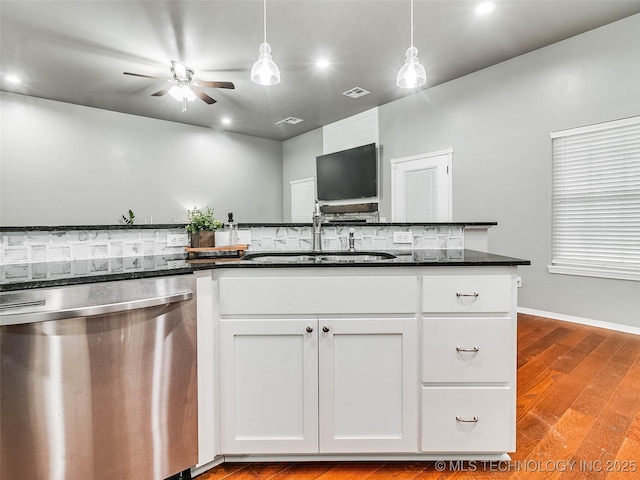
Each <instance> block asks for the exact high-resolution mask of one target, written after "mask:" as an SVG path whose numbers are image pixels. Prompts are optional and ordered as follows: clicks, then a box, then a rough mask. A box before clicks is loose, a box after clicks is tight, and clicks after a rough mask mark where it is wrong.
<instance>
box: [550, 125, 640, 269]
mask: <svg viewBox="0 0 640 480" xmlns="http://www.w3.org/2000/svg"><path fill="white" fill-rule="evenodd" d="M551 138H552V162H553V170H552V209H553V210H552V265H551V266H550V267H549V271H550V272H552V273H569V274H576V275H587V276H599V277H607V278H623V279H634V280H640V117H634V118H629V119H624V120H618V121H614V122H608V123H604V124H598V125H593V126H589V127H582V128H578V129H573V130H566V131H562V132H555V133H552V134H551Z"/></svg>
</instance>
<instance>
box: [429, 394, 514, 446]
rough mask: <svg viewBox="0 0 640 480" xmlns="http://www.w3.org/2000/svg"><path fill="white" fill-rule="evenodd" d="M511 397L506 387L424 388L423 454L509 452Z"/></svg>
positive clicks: (511, 432)
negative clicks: (424, 452)
mask: <svg viewBox="0 0 640 480" xmlns="http://www.w3.org/2000/svg"><path fill="white" fill-rule="evenodd" d="M512 396H513V391H512V390H511V388H510V387H508V386H505V385H502V386H466V387H440V386H438V387H434V386H432V387H427V388H423V389H422V406H423V408H422V432H423V435H422V445H421V446H422V450H424V451H427V452H429V451H437V452H462V451H470V452H491V451H497V452H500V451H506V450H509V447H510V445H511V437H512V435H513V434H514V431H515V424H514V422H513V421H512V419H511V415H510V414H509V413H510V412H511V397H512Z"/></svg>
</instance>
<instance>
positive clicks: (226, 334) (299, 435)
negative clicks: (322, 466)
mask: <svg viewBox="0 0 640 480" xmlns="http://www.w3.org/2000/svg"><path fill="white" fill-rule="evenodd" d="M307 329H311V330H312V331H311V332H308V331H307ZM316 330H317V320H298V319H293V320H273V319H269V320H222V321H220V393H221V411H222V412H223V413H222V415H221V417H222V418H221V443H222V454H234V453H313V452H317V451H318V349H317V338H318V337H317V332H316Z"/></svg>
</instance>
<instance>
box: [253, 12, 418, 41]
mask: <svg viewBox="0 0 640 480" xmlns="http://www.w3.org/2000/svg"><path fill="white" fill-rule="evenodd" d="M264 1H265V2H266V1H267V0H264ZM265 28H266V27H265ZM411 46H412V47H413V0H411Z"/></svg>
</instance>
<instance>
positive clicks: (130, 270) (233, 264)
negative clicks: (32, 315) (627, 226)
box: [0, 250, 531, 291]
mask: <svg viewBox="0 0 640 480" xmlns="http://www.w3.org/2000/svg"><path fill="white" fill-rule="evenodd" d="M280 253H282V252H280ZM300 253H305V252H300ZM306 253H308V252H306ZM325 253H326V255H332V254H336V253H340V252H331V251H327V252H325ZM357 253H360V254H362V253H363V252H357ZM389 253H393V254H394V255H396V258H392V259H388V260H379V261H358V260H351V259H349V260H347V261H323V262H321V263H315V262H314V263H309V262H305V261H302V262H295V261H294V262H292V261H291V259H283V261H279V260H278V259H277V258H273V259H272V261H268V262H265V261H259V262H256V261H251V260H242V258H239V259H220V260H195V261H192V260H187V256H186V255H184V254H180V255H154V256H145V257H117V258H102V259H92V260H72V261H62V262H38V263H18V264H5V265H0V268H2V269H4V275H3V278H5V280H3V281H1V282H0V291H15V290H25V289H33V288H47V287H59V286H65V285H77V284H82V283H98V282H108V281H116V280H128V279H136V278H149V277H161V276H168V275H186V274H191V273H194V272H196V271H198V270H210V269H218V268H305V267H306V268H309V267H320V268H344V267H367V268H371V267H456V266H458V267H486V266H518V265H530V264H531V262H529V261H528V260H522V259H518V258H512V257H505V256H502V255H495V254H492V253H485V252H477V251H474V250H397V251H389Z"/></svg>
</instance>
